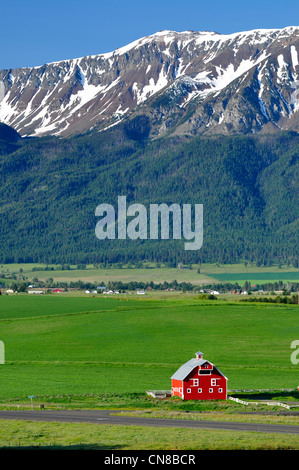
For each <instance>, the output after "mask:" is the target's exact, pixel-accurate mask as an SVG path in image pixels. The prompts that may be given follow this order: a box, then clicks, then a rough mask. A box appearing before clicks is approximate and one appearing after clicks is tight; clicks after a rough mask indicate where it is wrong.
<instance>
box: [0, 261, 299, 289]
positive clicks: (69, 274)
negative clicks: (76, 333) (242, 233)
mask: <svg viewBox="0 0 299 470" xmlns="http://www.w3.org/2000/svg"><path fill="white" fill-rule="evenodd" d="M146 265H147V268H146V267H143V268H133V269H132V268H128V267H126V266H124V267H123V268H122V269H120V268H115V267H114V268H109V269H104V268H96V267H94V266H92V265H87V266H86V269H77V267H76V266H71V269H70V270H57V266H54V265H53V266H52V265H49V266H48V269H50V268H53V269H54V270H53V271H51V270H45V268H46V266H45V265H42V264H2V265H1V266H0V277H1V273H2V272H3V273H5V274H15V275H17V276H19V275H20V270H22V276H24V277H25V278H26V279H28V280H29V281H31V282H32V280H33V279H34V278H37V279H39V280H40V281H46V280H47V279H49V278H52V279H53V280H54V282H70V281H78V280H81V281H83V282H91V283H101V282H102V283H103V282H105V283H107V282H108V281H123V282H129V281H136V280H138V281H141V282H150V281H153V282H155V283H158V282H161V283H163V282H164V281H167V282H171V281H174V280H176V281H177V282H179V283H180V282H191V283H193V284H200V285H201V284H209V283H215V282H223V281H225V282H226V281H229V282H236V281H237V282H239V283H240V285H242V284H244V282H245V281H246V280H247V281H250V282H251V283H254V282H256V283H260V284H261V283H263V282H275V281H277V282H278V281H296V282H299V269H298V268H293V267H292V266H282V267H281V268H279V267H278V266H271V267H264V266H263V267H257V266H256V265H251V264H248V265H247V266H245V265H244V264H241V263H239V264H231V265H219V264H202V265H201V268H200V273H198V272H197V269H198V266H197V265H193V266H192V269H185V268H184V269H178V268H167V267H163V266H162V267H159V268H158V267H156V266H155V264H153V263H147V264H146ZM34 268H37V269H39V270H38V271H35V270H34Z"/></svg>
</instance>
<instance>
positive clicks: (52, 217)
mask: <svg viewBox="0 0 299 470" xmlns="http://www.w3.org/2000/svg"><path fill="white" fill-rule="evenodd" d="M141 137H144V136H141ZM145 137H146V136H145ZM298 148H299V136H298V134H296V133H291V132H289V133H284V132H281V133H277V134H275V135H274V134H273V135H261V134H260V135H259V136H250V137H249V136H212V137H198V136H197V137H168V138H167V137H164V138H160V139H157V140H152V141H148V140H147V139H146V138H145V139H143V140H142V138H140V136H137V137H136V136H135V135H134V133H133V134H132V132H131V133H130V132H128V128H125V127H124V126H122V125H119V126H117V127H115V128H111V129H109V130H107V131H105V132H102V133H93V132H89V133H88V134H85V135H80V136H77V137H70V138H63V139H59V138H57V137H43V138H25V139H22V140H19V141H18V140H16V139H15V140H14V141H13V142H10V139H9V137H8V138H5V140H2V141H1V142H0V181H1V183H0V261H1V262H3V263H7V262H45V263H98V262H119V261H122V262H126V261H138V260H153V261H160V262H168V263H170V264H177V263H179V262H200V261H205V262H217V261H219V262H221V263H232V262H236V261H238V260H240V259H247V260H254V261H257V262H259V263H264V264H270V263H272V262H274V261H282V262H285V261H288V262H290V263H292V264H294V265H296V266H298V259H297V257H298V253H297V248H298ZM121 195H123V196H126V197H127V204H132V203H140V204H144V205H145V206H146V207H149V204H150V203H158V204H161V203H166V204H171V203H178V204H181V205H182V204H195V203H197V204H203V208H204V235H203V246H202V248H201V250H199V251H185V250H184V247H183V240H178V241H173V240H169V241H168V240H158V241H154V240H135V241H132V240H130V239H128V240H103V241H100V240H98V239H97V238H96V236H95V226H96V223H97V220H98V219H97V218H96V217H95V209H96V207H97V206H98V205H99V204H101V203H109V204H112V205H113V206H114V207H117V197H118V196H121Z"/></svg>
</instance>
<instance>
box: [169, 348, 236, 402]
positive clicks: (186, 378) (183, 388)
mask: <svg viewBox="0 0 299 470" xmlns="http://www.w3.org/2000/svg"><path fill="white" fill-rule="evenodd" d="M227 380H228V379H227V378H226V377H225V375H223V374H222V372H220V370H219V369H217V367H216V366H215V365H214V364H212V363H211V362H209V361H207V360H206V359H203V353H202V352H200V351H198V352H197V353H196V357H195V358H194V359H190V361H188V362H186V363H185V364H183V365H182V366H181V367H180V368H179V369H178V370H177V371H176V372H175V373H174V374H173V376H172V377H171V396H178V397H180V398H182V399H183V400H226V399H227Z"/></svg>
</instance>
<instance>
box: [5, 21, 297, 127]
mask: <svg viewBox="0 0 299 470" xmlns="http://www.w3.org/2000/svg"><path fill="white" fill-rule="evenodd" d="M298 110H299V27H294V26H292V27H287V28H284V29H271V30H260V29H259V30H253V31H246V32H240V33H234V34H230V35H222V34H218V33H215V32H206V31H201V32H194V31H185V32H174V31H160V32H158V33H156V34H153V35H151V36H147V37H144V38H142V39H139V40H137V41H134V42H133V43H131V44H129V45H127V46H126V47H122V48H120V49H117V50H115V51H114V52H111V53H106V54H99V55H94V56H86V57H82V58H79V59H72V60H65V61H59V62H54V63H49V64H45V65H43V66H40V67H32V68H20V69H11V70H1V71H0V122H3V123H5V124H8V125H10V126H12V127H14V129H15V130H17V131H18V132H19V133H20V134H21V135H22V136H25V135H32V136H42V135H49V134H55V135H58V136H68V135H72V134H76V133H82V132H86V131H88V130H89V129H105V128H107V127H108V126H111V125H115V124H117V123H118V122H120V121H121V120H122V119H124V118H128V117H129V118H132V117H134V116H136V115H140V114H142V115H146V116H148V118H149V121H150V125H151V135H152V136H155V135H162V134H164V133H166V132H168V133H169V132H170V133H177V134H188V133H192V134H196V133H198V132H200V133H224V134H230V133H252V132H260V131H265V132H269V131H270V132H272V131H275V130H279V129H284V130H287V129H292V130H296V131H299V119H298V116H299V113H298Z"/></svg>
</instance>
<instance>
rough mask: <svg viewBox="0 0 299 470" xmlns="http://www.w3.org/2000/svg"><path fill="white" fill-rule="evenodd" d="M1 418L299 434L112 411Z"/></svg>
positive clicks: (3, 414)
mask: <svg viewBox="0 0 299 470" xmlns="http://www.w3.org/2000/svg"><path fill="white" fill-rule="evenodd" d="M111 413H116V415H112V414H111ZM0 419H16V420H29V421H59V422H72V423H93V424H118V425H135V426H158V427H180V428H193V429H196V428H197V429H200V428H201V429H218V430H221V429H225V430H231V431H255V432H263V433H265V432H267V433H269V432H270V433H288V434H299V426H288V425H283V424H255V423H225V422H220V421H199V420H183V419H164V418H142V417H135V416H120V415H117V412H116V411H112V410H80V411H74V410H65V411H61V410H57V411H55V410H25V411H21V410H12V411H8V410H5V411H0Z"/></svg>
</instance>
